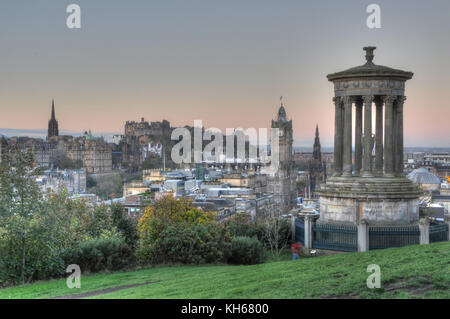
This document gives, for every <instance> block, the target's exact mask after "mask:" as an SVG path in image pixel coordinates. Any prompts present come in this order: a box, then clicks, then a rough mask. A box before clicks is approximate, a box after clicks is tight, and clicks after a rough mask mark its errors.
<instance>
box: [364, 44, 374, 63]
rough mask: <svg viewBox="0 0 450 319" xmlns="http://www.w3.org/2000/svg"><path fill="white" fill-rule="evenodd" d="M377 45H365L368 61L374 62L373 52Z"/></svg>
mask: <svg viewBox="0 0 450 319" xmlns="http://www.w3.org/2000/svg"><path fill="white" fill-rule="evenodd" d="M376 48H377V47H364V48H363V50H364V51H366V60H367V63H372V61H373V57H374V56H375V55H374V54H373V51H375V49H376Z"/></svg>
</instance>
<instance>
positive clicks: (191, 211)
mask: <svg viewBox="0 0 450 319" xmlns="http://www.w3.org/2000/svg"><path fill="white" fill-rule="evenodd" d="M215 219H216V214H215V213H213V212H205V211H203V210H201V209H199V208H196V207H193V206H191V202H190V201H189V200H187V199H184V198H180V199H175V198H173V197H172V196H165V197H163V198H161V199H159V200H157V201H155V202H154V203H153V204H152V205H150V206H148V207H147V208H146V209H145V212H144V214H143V215H142V217H141V218H140V219H139V222H138V229H139V237H140V254H141V256H143V255H145V254H146V253H147V252H148V249H149V248H150V247H151V246H152V245H153V244H154V243H155V242H156V241H157V240H158V239H159V236H160V234H161V233H162V232H163V231H164V230H165V229H166V228H167V227H168V226H175V225H184V226H185V227H191V226H195V225H203V224H206V223H209V222H212V221H214V220H215Z"/></svg>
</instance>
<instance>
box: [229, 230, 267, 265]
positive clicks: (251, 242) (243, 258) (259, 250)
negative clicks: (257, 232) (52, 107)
mask: <svg viewBox="0 0 450 319" xmlns="http://www.w3.org/2000/svg"><path fill="white" fill-rule="evenodd" d="M266 259H267V254H266V251H265V249H264V246H263V244H262V243H261V242H260V241H259V240H258V239H257V238H256V237H245V236H238V237H235V238H233V240H232V241H231V256H230V259H229V262H230V263H232V264H236V265H254V264H261V263H263V262H264V261H266Z"/></svg>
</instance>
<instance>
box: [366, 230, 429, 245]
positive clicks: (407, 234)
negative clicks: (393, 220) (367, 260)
mask: <svg viewBox="0 0 450 319" xmlns="http://www.w3.org/2000/svg"><path fill="white" fill-rule="evenodd" d="M419 243H420V230H419V226H416V225H412V226H411V225H408V226H370V227H369V250H370V249H384V248H390V247H402V246H407V245H417V244H419Z"/></svg>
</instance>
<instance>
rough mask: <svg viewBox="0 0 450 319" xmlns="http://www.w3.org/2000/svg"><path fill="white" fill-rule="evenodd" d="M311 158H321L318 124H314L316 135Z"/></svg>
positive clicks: (319, 159)
mask: <svg viewBox="0 0 450 319" xmlns="http://www.w3.org/2000/svg"><path fill="white" fill-rule="evenodd" d="M313 158H314V159H315V160H318V161H319V162H320V161H321V160H322V156H321V150H320V137H319V125H318V124H316V137H315V138H314V146H313Z"/></svg>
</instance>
